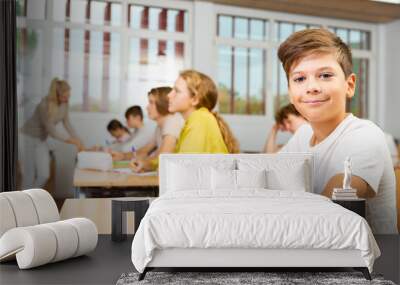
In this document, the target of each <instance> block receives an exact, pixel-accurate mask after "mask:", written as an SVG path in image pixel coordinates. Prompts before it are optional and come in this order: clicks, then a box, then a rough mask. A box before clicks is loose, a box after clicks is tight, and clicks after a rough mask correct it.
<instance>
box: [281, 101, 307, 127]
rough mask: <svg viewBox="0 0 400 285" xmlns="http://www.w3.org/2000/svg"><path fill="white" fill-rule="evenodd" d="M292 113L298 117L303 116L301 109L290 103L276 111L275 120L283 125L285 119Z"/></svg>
mask: <svg viewBox="0 0 400 285" xmlns="http://www.w3.org/2000/svg"><path fill="white" fill-rule="evenodd" d="M290 114H292V115H295V116H297V117H302V115H301V114H300V113H299V111H297V110H296V108H295V107H294V105H293V104H288V105H286V106H283V107H282V108H280V109H279V110H278V112H276V114H275V122H277V123H278V124H280V125H283V121H284V120H285V119H287V118H288V116H289V115H290Z"/></svg>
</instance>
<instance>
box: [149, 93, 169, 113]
mask: <svg viewBox="0 0 400 285" xmlns="http://www.w3.org/2000/svg"><path fill="white" fill-rule="evenodd" d="M171 90H172V88H171V87H167V86H164V87H157V88H153V89H151V90H150V91H149V93H148V94H147V95H148V96H150V95H152V96H154V98H155V99H156V109H157V112H158V113H159V114H160V115H161V116H166V115H168V114H170V112H169V111H168V97H167V95H168V93H169V92H171Z"/></svg>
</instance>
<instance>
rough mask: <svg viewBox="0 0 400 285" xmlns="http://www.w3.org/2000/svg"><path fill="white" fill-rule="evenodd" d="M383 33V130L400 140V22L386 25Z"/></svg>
mask: <svg viewBox="0 0 400 285" xmlns="http://www.w3.org/2000/svg"><path fill="white" fill-rule="evenodd" d="M383 32H384V34H385V38H386V41H385V43H384V46H385V48H384V57H385V59H384V66H383V70H381V71H380V72H381V73H382V74H383V77H384V78H382V79H383V82H384V84H385V87H384V94H382V95H381V94H378V97H379V96H384V97H385V98H384V99H385V103H384V107H383V108H382V109H383V110H381V112H382V115H383V120H384V121H383V128H384V129H385V131H386V132H388V133H391V134H392V135H393V136H394V137H395V138H398V139H400V20H398V21H395V22H392V23H389V24H385V25H384V29H383Z"/></svg>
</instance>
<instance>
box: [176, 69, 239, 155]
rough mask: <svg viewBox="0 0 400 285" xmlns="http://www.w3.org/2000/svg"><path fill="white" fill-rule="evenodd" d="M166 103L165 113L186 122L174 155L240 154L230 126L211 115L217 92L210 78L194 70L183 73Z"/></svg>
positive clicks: (215, 114)
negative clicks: (176, 113)
mask: <svg viewBox="0 0 400 285" xmlns="http://www.w3.org/2000/svg"><path fill="white" fill-rule="evenodd" d="M168 99H169V107H168V110H169V111H170V112H179V113H181V114H182V116H183V118H184V119H185V125H184V127H183V129H182V131H181V134H180V136H179V140H178V142H177V146H176V149H175V152H176V153H238V152H239V143H238V141H237V140H236V139H235V137H234V136H233V134H232V132H231V130H230V128H229V126H228V125H227V123H226V122H225V121H224V120H223V119H222V117H221V116H220V115H219V114H218V113H216V112H214V111H213V109H214V107H215V105H216V104H217V101H218V91H217V87H216V86H215V83H214V82H213V81H212V79H211V78H210V77H208V76H207V75H205V74H203V73H201V72H198V71H195V70H184V71H182V72H181V73H180V75H179V77H178V79H177V80H176V82H175V85H174V88H173V89H172V91H171V92H170V93H169V94H168Z"/></svg>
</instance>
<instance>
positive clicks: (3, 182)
mask: <svg viewBox="0 0 400 285" xmlns="http://www.w3.org/2000/svg"><path fill="white" fill-rule="evenodd" d="M15 2H16V1H15V0H0V148H1V154H0V155H1V157H0V191H1V192H2V191H15V190H17V185H16V183H17V156H18V129H17V94H16V56H15V55H16V50H15V45H16V13H15V6H16V4H15Z"/></svg>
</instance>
